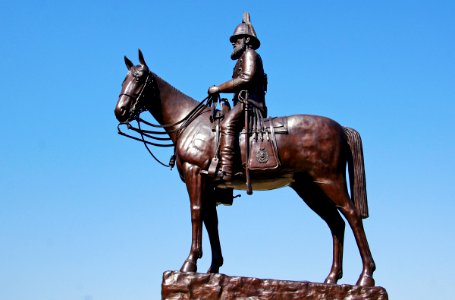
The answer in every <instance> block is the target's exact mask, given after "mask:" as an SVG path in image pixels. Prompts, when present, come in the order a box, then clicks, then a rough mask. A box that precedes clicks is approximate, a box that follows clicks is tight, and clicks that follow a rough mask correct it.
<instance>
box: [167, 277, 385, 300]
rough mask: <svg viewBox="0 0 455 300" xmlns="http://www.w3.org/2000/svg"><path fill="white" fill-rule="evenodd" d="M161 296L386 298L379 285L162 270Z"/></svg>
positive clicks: (171, 299)
mask: <svg viewBox="0 0 455 300" xmlns="http://www.w3.org/2000/svg"><path fill="white" fill-rule="evenodd" d="M161 296H162V299H166V300H190V299H191V300H193V299H204V300H205V299H210V300H212V299H213V300H215V299H222V300H231V299H251V300H253V299H254V300H263V299H264V300H266V299H267V300H271V299H277V300H278V299H280V300H281V299H283V300H287V299H311V300H316V299H318V300H322V299H324V300H337V299H349V300H360V299H362V300H365V299H369V300H387V299H388V296H387V291H386V290H385V289H384V288H382V287H360V286H353V285H346V284H344V285H336V284H323V283H313V282H307V281H303V282H299V281H288V280H274V279H258V278H249V277H231V276H226V275H223V274H205V273H180V272H174V271H167V272H164V273H163V282H162V285H161Z"/></svg>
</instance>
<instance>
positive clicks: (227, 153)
mask: <svg viewBox="0 0 455 300" xmlns="http://www.w3.org/2000/svg"><path fill="white" fill-rule="evenodd" d="M234 142H235V135H232V134H229V133H227V132H224V130H222V131H221V141H220V156H221V170H220V171H221V172H220V174H219V175H220V177H221V179H223V180H224V181H231V180H232V172H233V164H234Z"/></svg>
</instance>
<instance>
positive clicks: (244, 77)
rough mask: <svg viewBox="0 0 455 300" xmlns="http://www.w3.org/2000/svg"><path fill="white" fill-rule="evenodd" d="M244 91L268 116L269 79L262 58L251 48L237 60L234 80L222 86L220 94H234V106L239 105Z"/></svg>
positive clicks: (233, 75)
mask: <svg viewBox="0 0 455 300" xmlns="http://www.w3.org/2000/svg"><path fill="white" fill-rule="evenodd" d="M242 90H247V91H248V98H249V100H250V101H253V102H254V104H256V106H258V107H259V108H260V109H261V110H262V111H263V113H264V115H266V114H267V108H266V106H265V92H266V90H267V78H266V75H265V73H264V67H263V65H262V59H261V56H260V55H259V54H258V53H257V52H256V51H255V50H253V49H251V48H247V49H245V51H244V52H243V54H242V56H240V58H239V59H238V60H237V63H236V64H235V67H234V72H233V74H232V79H231V80H229V81H227V82H225V83H223V84H221V85H220V92H228V93H229V92H231V93H234V98H233V102H234V105H236V104H237V102H238V99H239V93H240V92H241V91H242Z"/></svg>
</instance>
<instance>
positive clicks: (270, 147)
mask: <svg viewBox="0 0 455 300" xmlns="http://www.w3.org/2000/svg"><path fill="white" fill-rule="evenodd" d="M221 102H222V103H223V105H222V109H221V110H213V111H212V116H211V118H210V119H211V121H212V131H213V132H214V133H215V143H216V151H215V154H214V157H213V158H212V161H211V164H210V166H209V168H208V170H207V175H209V176H215V174H216V171H217V167H218V163H219V144H220V136H221V132H220V126H221V122H222V120H223V118H224V115H225V114H226V113H227V112H229V110H230V106H229V103H228V102H227V100H226V99H221ZM246 127H247V128H248V132H247V130H246ZM287 133H288V124H287V117H271V118H266V119H264V118H263V117H262V114H261V112H260V110H259V109H258V108H256V107H252V108H251V110H250V114H249V124H248V126H244V128H243V129H242V131H241V132H240V135H239V150H240V152H241V153H243V154H245V153H246V151H247V149H248V152H249V153H248V155H240V157H241V162H242V167H243V168H244V169H245V170H246V169H247V168H248V169H249V170H251V171H254V172H263V171H268V170H275V169H276V168H278V167H279V166H280V159H279V157H278V146H277V143H276V136H275V135H276V134H287ZM247 139H248V140H249V145H248V147H247V145H246V140H247ZM247 157H248V161H247Z"/></svg>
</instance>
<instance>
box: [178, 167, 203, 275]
mask: <svg viewBox="0 0 455 300" xmlns="http://www.w3.org/2000/svg"><path fill="white" fill-rule="evenodd" d="M183 167H184V172H185V173H184V174H185V183H186V187H187V189H188V194H189V196H190V208H191V227H192V230H191V234H192V238H191V249H190V253H189V255H188V258H187V259H186V260H185V262H184V263H183V265H182V267H181V268H180V272H196V271H197V260H198V258H201V257H202V199H203V195H202V194H203V191H204V185H205V184H204V180H203V178H202V176H201V175H200V173H199V172H200V168H199V167H197V166H195V165H191V164H188V163H186V164H185V165H184V166H183Z"/></svg>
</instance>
